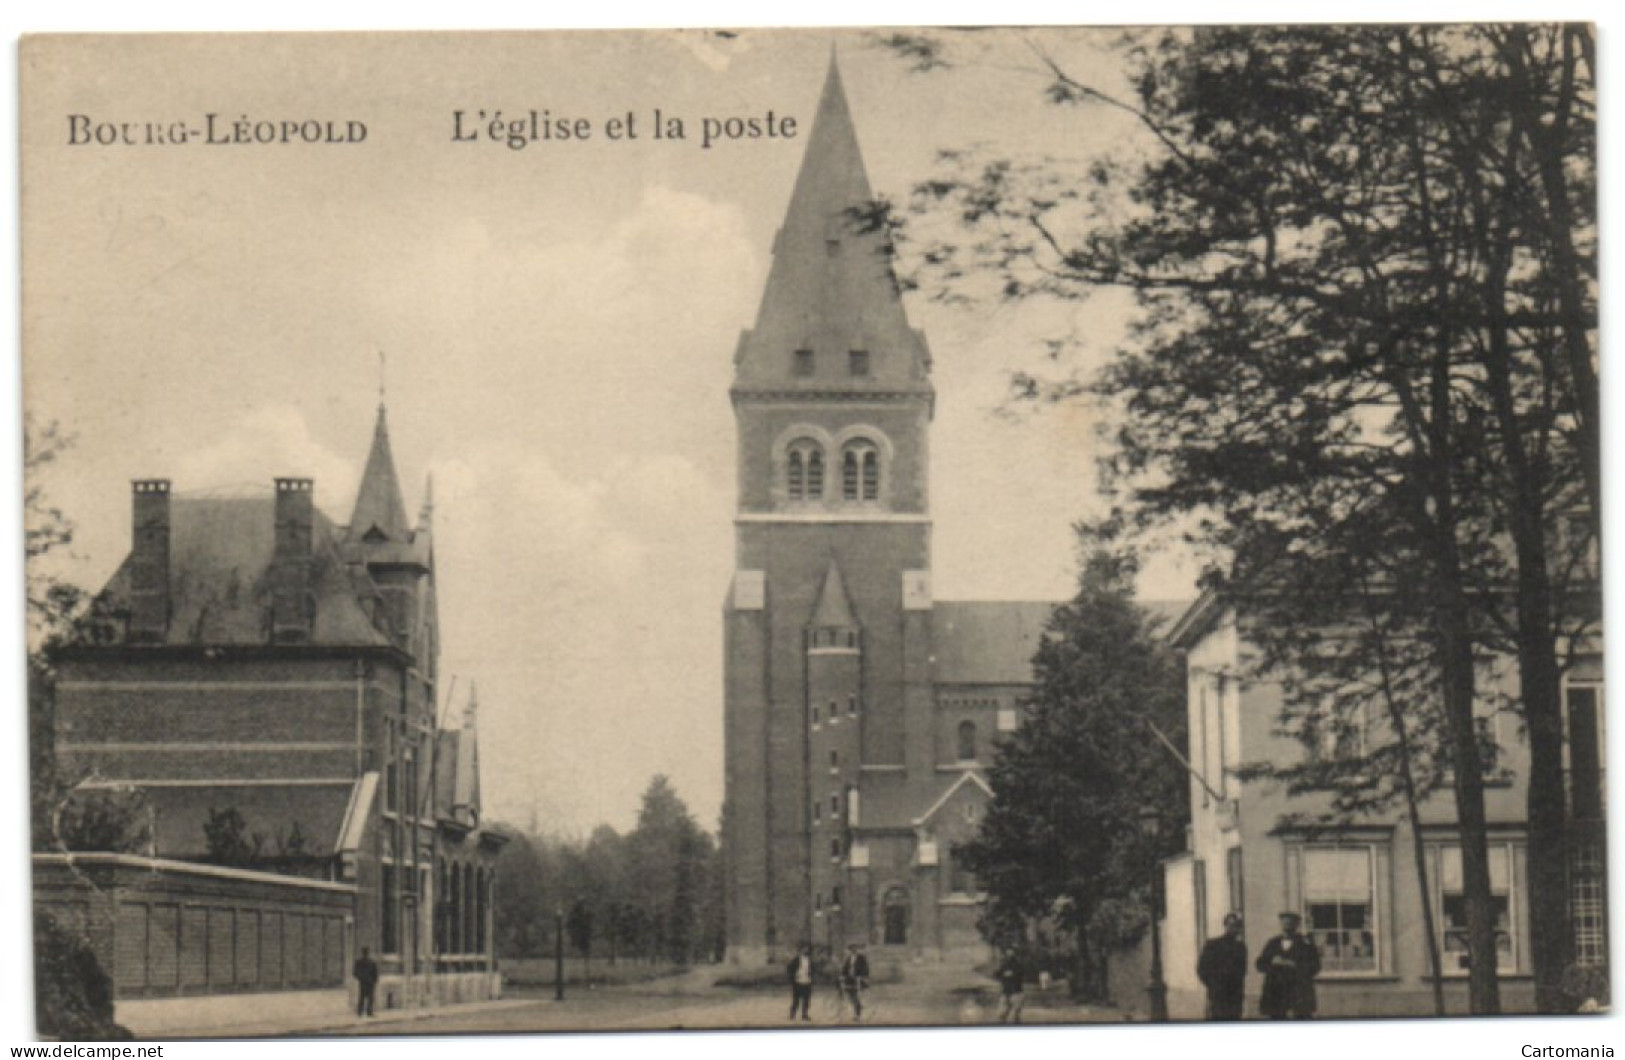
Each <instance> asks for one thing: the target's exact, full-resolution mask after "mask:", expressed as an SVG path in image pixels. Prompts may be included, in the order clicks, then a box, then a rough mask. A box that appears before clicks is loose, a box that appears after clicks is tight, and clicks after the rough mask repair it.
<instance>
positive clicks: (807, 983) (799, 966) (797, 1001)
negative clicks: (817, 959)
mask: <svg viewBox="0 0 1625 1060" xmlns="http://www.w3.org/2000/svg"><path fill="white" fill-rule="evenodd" d="M785 972H786V973H788V974H789V976H790V1018H791V1019H795V1018H796V1010H797V1009H800V1010H801V1018H802V1020H803V1021H806V1022H811V1020H812V1016H811V1015H809V1014H808V1009H810V1008H811V1007H812V988H813V957H812V947H811V946H809V945H807V944H806V943H805V942H803V943H802V944H801V948H800V949H799V950H797V951H796V955H795V956H794V957H791V958H790V963H789V965H788V966H786V968H785Z"/></svg>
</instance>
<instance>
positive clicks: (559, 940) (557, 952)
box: [553, 903, 564, 1001]
mask: <svg viewBox="0 0 1625 1060" xmlns="http://www.w3.org/2000/svg"><path fill="white" fill-rule="evenodd" d="M553 1000H554V1001H563V1000H564V905H563V904H562V903H560V904H559V905H555V906H554V907H553Z"/></svg>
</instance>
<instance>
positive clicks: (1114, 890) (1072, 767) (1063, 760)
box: [954, 549, 1187, 988]
mask: <svg viewBox="0 0 1625 1060" xmlns="http://www.w3.org/2000/svg"><path fill="white" fill-rule="evenodd" d="M1135 571H1136V564H1135V562H1134V560H1133V559H1132V558H1130V557H1127V556H1125V555H1123V554H1118V553H1113V552H1109V551H1106V550H1104V549H1097V550H1095V551H1093V552H1092V553H1091V554H1090V555H1089V556H1088V558H1087V560H1086V563H1085V566H1084V570H1083V574H1082V578H1081V582H1080V587H1079V591H1078V595H1077V597H1076V598H1075V599H1073V600H1072V601H1071V602H1070V603H1068V604H1066V605H1064V606H1062V607H1059V608H1057V609H1056V612H1055V615H1054V617H1053V618H1052V619H1051V622H1050V625H1049V628H1048V630H1047V631H1046V633H1045V636H1044V640H1043V643H1042V645H1041V646H1040V647H1039V649H1038V654H1037V656H1036V657H1035V658H1034V660H1033V673H1034V680H1035V688H1034V691H1033V694H1032V698H1031V700H1030V701H1029V702H1028V703H1027V704H1026V707H1025V717H1024V719H1023V722H1022V724H1021V726H1020V728H1019V729H1017V730H1016V732H1015V733H1013V734H1012V735H1011V736H1010V737H1008V738H1007V739H1005V740H1003V741H1002V742H1001V743H1000V744H999V745H998V746H997V749H996V751H995V757H994V762H993V766H992V769H991V771H990V779H991V782H992V787H993V800H992V802H991V803H990V805H989V807H988V812H987V815H986V816H985V817H984V818H983V820H982V824H981V829H980V831H979V833H978V834H977V836H976V837H975V838H974V839H972V840H971V841H969V842H968V843H964V844H960V845H958V846H956V848H955V850H954V856H955V857H959V858H963V859H964V863H965V864H966V866H967V867H968V868H969V869H970V870H971V871H973V872H975V873H976V876H977V879H978V880H980V881H981V883H982V886H983V887H985V888H986V890H987V892H988V905H987V910H986V912H985V914H984V917H983V922H982V930H983V933H984V935H986V936H987V937H988V938H989V940H990V941H992V942H994V943H996V944H1000V945H1009V944H1011V943H1014V942H1019V941H1020V940H1022V939H1024V938H1025V936H1026V933H1027V926H1028V923H1029V922H1030V921H1033V920H1042V919H1046V918H1053V919H1054V920H1055V921H1056V923H1057V925H1058V926H1059V927H1060V928H1061V929H1062V930H1065V931H1067V932H1069V933H1070V934H1071V935H1072V937H1073V938H1074V940H1075V943H1076V954H1077V959H1078V973H1079V974H1077V975H1074V976H1073V982H1074V984H1075V988H1077V987H1080V986H1081V985H1082V984H1083V983H1084V982H1085V981H1086V980H1087V979H1088V978H1091V977H1093V976H1094V974H1095V972H1096V970H1097V969H1098V966H1099V958H1098V957H1095V958H1091V956H1090V955H1091V937H1090V931H1089V929H1090V926H1091V923H1093V922H1095V918H1096V916H1097V914H1100V913H1102V911H1103V910H1108V909H1110V908H1112V906H1110V905H1109V904H1108V903H1111V902H1114V901H1120V900H1124V899H1133V900H1135V901H1139V900H1143V898H1144V895H1145V884H1146V881H1147V880H1148V879H1149V877H1150V875H1151V873H1152V871H1153V864H1154V860H1155V858H1156V857H1157V856H1159V855H1162V854H1167V853H1171V852H1173V850H1175V849H1176V848H1177V847H1178V846H1179V842H1180V841H1179V839H1178V837H1179V836H1182V835H1183V834H1184V824H1185V821H1186V806H1187V797H1186V786H1187V779H1186V775H1185V773H1184V771H1183V769H1182V768H1181V767H1180V765H1179V763H1177V762H1176V761H1175V760H1174V759H1173V758H1172V757H1171V756H1170V755H1169V754H1168V753H1167V752H1166V750H1164V748H1163V747H1162V746H1161V744H1160V743H1159V741H1158V740H1157V739H1156V738H1155V737H1154V736H1153V733H1152V729H1153V728H1155V729H1156V730H1158V731H1160V732H1161V733H1162V734H1163V735H1165V736H1166V737H1168V738H1169V739H1170V740H1172V741H1175V742H1176V743H1177V742H1179V741H1180V740H1182V738H1183V736H1184V733H1185V691H1184V680H1183V671H1182V669H1181V667H1180V665H1179V662H1178V659H1177V658H1176V657H1175V656H1174V655H1173V653H1172V652H1171V651H1170V650H1169V649H1168V648H1167V647H1165V646H1164V645H1163V644H1162V643H1161V642H1160V641H1159V640H1158V639H1157V637H1156V636H1155V634H1154V633H1153V630H1152V629H1151V624H1150V622H1149V620H1148V618H1147V615H1146V613H1145V612H1144V611H1143V610H1141V609H1140V608H1139V607H1138V606H1136V604H1135V603H1134V598H1133V589H1132V582H1133V578H1134V574H1135ZM1148 807H1149V808H1151V809H1153V810H1154V811H1155V812H1156V813H1157V814H1158V815H1159V816H1160V817H1161V822H1160V823H1161V825H1162V827H1161V828H1160V829H1159V834H1160V835H1161V836H1162V839H1161V841H1160V843H1159V844H1155V845H1153V844H1152V843H1150V842H1148V840H1147V839H1146V837H1145V835H1144V833H1143V831H1142V827H1141V823H1140V816H1141V813H1142V811H1144V810H1145V809H1146V808H1148ZM1103 924H1104V921H1102V922H1100V923H1096V924H1095V926H1096V929H1097V930H1096V932H1095V935H1094V939H1095V941H1097V942H1100V941H1105V935H1110V934H1111V933H1110V932H1106V933H1104V934H1103V933H1102V931H1101V930H1099V929H1100V928H1101V927H1102V926H1103ZM1111 941H1113V942H1117V941H1121V936H1120V935H1113V936H1112V938H1111Z"/></svg>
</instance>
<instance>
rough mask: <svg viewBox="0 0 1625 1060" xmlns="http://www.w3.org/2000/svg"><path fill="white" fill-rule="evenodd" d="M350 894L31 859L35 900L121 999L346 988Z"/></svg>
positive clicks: (149, 862) (225, 872)
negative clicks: (80, 945)
mask: <svg viewBox="0 0 1625 1060" xmlns="http://www.w3.org/2000/svg"><path fill="white" fill-rule="evenodd" d="M355 893H356V889H355V887H354V886H353V885H351V884H345V883H330V882H327V881H322V880H307V879H300V878H298V877H292V876H278V875H273V874H271V873H264V872H250V871H245V870H239V869H225V868H219V867H217V866H213V865H195V864H190V863H186V862H176V861H165V860H160V859H156V858H138V857H130V856H127V855H120V854H73V855H65V854H36V855H34V900H35V903H36V905H37V906H38V907H39V908H41V909H44V910H46V911H48V912H49V913H50V914H51V915H52V916H53V917H54V918H55V919H56V920H57V922H58V923H59V924H61V925H62V927H63V928H64V929H65V930H67V931H70V932H73V933H75V934H78V935H80V936H81V937H83V938H85V939H86V940H87V941H88V942H89V944H90V946H91V947H92V949H94V950H95V952H96V955H97V958H98V959H99V960H100V961H101V962H102V967H103V968H105V969H106V970H107V971H108V973H109V974H110V975H111V976H112V978H113V993H114V998H115V999H117V1000H120V1001H125V1000H136V999H151V998H170V997H187V996H200V995H217V994H238V993H258V992H265V991H305V992H308V991H321V990H338V991H341V992H342V990H343V989H344V986H345V982H346V979H347V978H348V970H349V964H350V960H351V957H350V953H351V949H352V935H353V930H354V915H355V914H354V911H355Z"/></svg>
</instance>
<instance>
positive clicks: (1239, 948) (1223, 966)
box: [1196, 913, 1247, 1020]
mask: <svg viewBox="0 0 1625 1060" xmlns="http://www.w3.org/2000/svg"><path fill="white" fill-rule="evenodd" d="M1241 930H1242V924H1241V915H1240V914H1239V913H1226V914H1225V917H1224V934H1222V935H1220V936H1219V937H1218V938H1216V939H1208V940H1207V943H1206V944H1205V945H1204V946H1203V947H1202V957H1201V959H1200V960H1199V961H1197V962H1196V978H1198V979H1200V980H1201V981H1202V985H1203V986H1205V987H1207V1018H1208V1019H1210V1020H1239V1019H1241V1005H1242V997H1243V995H1244V994H1245V993H1246V990H1247V944H1246V943H1245V942H1243V941H1241Z"/></svg>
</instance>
